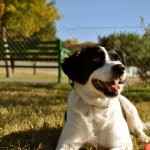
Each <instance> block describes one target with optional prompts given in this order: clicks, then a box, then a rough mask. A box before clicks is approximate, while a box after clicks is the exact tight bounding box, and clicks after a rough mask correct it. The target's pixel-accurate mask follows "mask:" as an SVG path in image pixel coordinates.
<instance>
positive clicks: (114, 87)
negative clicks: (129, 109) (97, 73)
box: [92, 79, 120, 96]
mask: <svg viewBox="0 0 150 150" xmlns="http://www.w3.org/2000/svg"><path fill="white" fill-rule="evenodd" d="M92 84H93V85H94V87H95V88H96V89H97V90H100V91H103V92H104V94H105V95H107V96H115V95H117V94H118V91H119V89H120V85H119V79H115V80H112V81H110V82H103V81H100V80H97V79H94V80H92Z"/></svg>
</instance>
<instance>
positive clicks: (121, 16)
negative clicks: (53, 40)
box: [55, 0, 150, 41]
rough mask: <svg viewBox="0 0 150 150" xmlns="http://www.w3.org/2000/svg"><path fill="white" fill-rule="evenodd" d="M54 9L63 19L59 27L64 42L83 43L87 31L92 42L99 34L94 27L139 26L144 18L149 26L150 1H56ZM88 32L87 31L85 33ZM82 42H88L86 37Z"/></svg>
mask: <svg viewBox="0 0 150 150" xmlns="http://www.w3.org/2000/svg"><path fill="white" fill-rule="evenodd" d="M55 7H56V8H57V9H58V10H59V12H60V14H61V15H62V19H61V20H59V21H57V22H56V27H57V36H58V37H60V38H62V39H63V40H66V39H68V38H71V37H72V38H73V37H74V36H77V38H79V39H80V37H82V36H83V34H86V32H88V31H89V32H90V33H91V37H90V38H89V37H88V36H87V40H88V41H89V40H92V37H93V36H94V34H97V33H96V32H97V31H98V32H99V30H97V31H96V30H95V29H93V28H94V27H96V28H98V27H127V28H128V27H129V28H130V27H134V26H140V17H141V16H142V17H143V18H144V23H145V25H148V24H150V0H56V4H55ZM85 28H87V29H88V30H87V31H85V32H84V31H83V30H84V29H85ZM91 28H92V30H93V33H92V30H91ZM73 29H74V31H73ZM70 30H72V31H71V32H70ZM75 30H76V31H75ZM67 31H68V32H67ZM76 32H80V33H76ZM110 32H111V31H110ZM67 33H68V34H67ZM76 34H77V35H76ZM87 34H88V33H87ZM92 34H93V35H92ZM104 34H109V33H108V31H107V32H104V33H102V35H104ZM96 36H97V35H96ZM81 40H86V36H84V39H82V38H81ZM94 40H96V39H94Z"/></svg>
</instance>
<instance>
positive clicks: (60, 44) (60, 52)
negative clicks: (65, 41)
mask: <svg viewBox="0 0 150 150" xmlns="http://www.w3.org/2000/svg"><path fill="white" fill-rule="evenodd" d="M62 55H63V54H62V42H61V40H59V39H58V83H61V80H62V68H61V63H62Z"/></svg>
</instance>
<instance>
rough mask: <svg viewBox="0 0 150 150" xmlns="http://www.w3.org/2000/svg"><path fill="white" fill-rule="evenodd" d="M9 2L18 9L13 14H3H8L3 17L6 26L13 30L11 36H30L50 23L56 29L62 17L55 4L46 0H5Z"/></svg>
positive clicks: (5, 2)
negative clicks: (56, 23)
mask: <svg viewBox="0 0 150 150" xmlns="http://www.w3.org/2000/svg"><path fill="white" fill-rule="evenodd" d="M8 4H9V5H10V6H13V7H14V8H15V10H16V11H13V13H11V14H10V13H9V14H8V13H6V15H5V14H3V15H5V16H7V18H6V17H5V18H3V19H2V21H3V22H5V25H4V26H5V27H6V28H7V29H9V31H12V32H11V34H10V36H16V35H21V36H23V37H30V36H31V35H32V34H33V33H35V32H39V31H40V30H41V29H43V28H45V27H47V26H48V25H50V26H51V27H52V30H55V29H54V27H55V21H56V20H58V19H60V18H61V16H60V14H59V13H58V10H57V9H56V8H55V7H54V4H53V3H52V2H50V3H46V1H45V0H7V1H6V0H3V5H5V6H7V5H8ZM52 30H50V31H49V32H51V31H52ZM52 32H53V31H52Z"/></svg>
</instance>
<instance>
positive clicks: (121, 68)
mask: <svg viewBox="0 0 150 150" xmlns="http://www.w3.org/2000/svg"><path fill="white" fill-rule="evenodd" d="M112 70H113V71H114V72H115V73H116V74H117V75H122V74H123V73H124V72H125V67H124V65H122V64H118V65H114V66H113V67H112Z"/></svg>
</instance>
